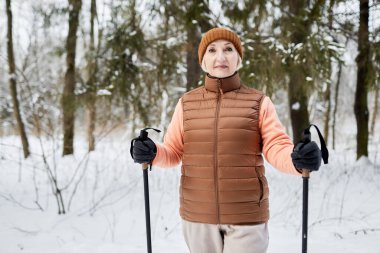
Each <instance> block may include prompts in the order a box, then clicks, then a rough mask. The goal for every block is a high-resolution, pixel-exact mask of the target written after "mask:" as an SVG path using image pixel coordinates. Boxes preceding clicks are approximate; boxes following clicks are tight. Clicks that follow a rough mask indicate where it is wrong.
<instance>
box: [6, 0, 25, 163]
mask: <svg viewBox="0 0 380 253" xmlns="http://www.w3.org/2000/svg"><path fill="white" fill-rule="evenodd" d="M6 8H7V17H8V34H7V50H8V65H9V90H10V93H11V97H12V103H13V112H14V116H15V118H16V122H17V128H18V131H19V134H20V137H21V143H22V149H23V152H24V158H27V157H28V156H29V155H30V152H29V142H28V137H27V135H26V132H25V126H24V122H23V120H22V117H21V112H20V103H19V101H18V98H17V83H16V64H15V58H14V53H13V31H12V29H13V28H12V9H11V0H6Z"/></svg>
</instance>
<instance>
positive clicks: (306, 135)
mask: <svg viewBox="0 0 380 253" xmlns="http://www.w3.org/2000/svg"><path fill="white" fill-rule="evenodd" d="M312 126H314V127H315V129H316V130H317V132H318V136H319V141H320V143H321V151H322V158H323V162H324V163H325V164H327V163H328V158H329V151H328V150H327V147H326V143H325V140H324V139H323V136H322V134H321V132H320V131H319V129H318V127H317V126H316V125H313V124H311V125H310V126H309V127H307V128H306V129H305V130H304V132H303V140H302V141H303V142H304V143H308V142H310V141H311V134H310V128H311V127H312ZM309 178H310V170H308V169H302V180H303V190H302V191H303V193H302V195H303V196H302V253H307V226H308V213H309Z"/></svg>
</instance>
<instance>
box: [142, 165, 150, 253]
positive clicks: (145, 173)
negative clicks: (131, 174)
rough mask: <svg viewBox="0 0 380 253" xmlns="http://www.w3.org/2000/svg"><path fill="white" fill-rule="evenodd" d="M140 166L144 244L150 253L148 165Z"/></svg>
mask: <svg viewBox="0 0 380 253" xmlns="http://www.w3.org/2000/svg"><path fill="white" fill-rule="evenodd" d="M141 166H142V169H143V177H144V199H145V225H146V243H147V249H148V253H152V239H151V232H150V206H149V181H148V167H149V164H147V163H143V164H142V165H141Z"/></svg>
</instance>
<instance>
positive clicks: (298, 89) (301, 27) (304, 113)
mask: <svg viewBox="0 0 380 253" xmlns="http://www.w3.org/2000/svg"><path fill="white" fill-rule="evenodd" d="M305 8H306V6H305V2H304V1H302V0H298V1H290V2H289V12H290V15H293V16H294V17H298V18H300V17H302V16H304V13H303V12H304V10H305ZM293 22H296V19H294V21H293ZM297 25H298V29H292V30H290V31H289V32H290V41H291V43H294V44H295V45H297V44H299V43H304V42H305V40H306V38H307V34H308V31H309V27H308V23H307V22H303V23H298V24H297ZM293 27H294V26H293ZM305 82H306V74H305V71H304V68H303V66H302V65H301V64H296V63H290V64H289V84H288V102H289V109H290V110H289V111H290V118H291V120H292V131H293V142H294V143H297V142H299V141H300V140H301V139H302V133H303V130H304V129H305V128H306V127H308V126H309V125H310V123H309V112H308V110H307V104H308V95H307V90H306V87H305V86H306V84H305Z"/></svg>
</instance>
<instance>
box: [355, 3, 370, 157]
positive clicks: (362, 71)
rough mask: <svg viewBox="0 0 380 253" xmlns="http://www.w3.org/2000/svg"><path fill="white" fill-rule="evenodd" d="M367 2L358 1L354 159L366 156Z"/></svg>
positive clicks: (368, 59)
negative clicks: (355, 144)
mask: <svg viewBox="0 0 380 253" xmlns="http://www.w3.org/2000/svg"><path fill="white" fill-rule="evenodd" d="M368 17H369V7H368V0H360V24H359V36H358V51H359V54H358V56H357V58H356V63H357V66H358V73H357V80H356V92H355V104H354V112H355V118H356V126H357V136H356V141H357V146H356V158H357V159H359V158H360V157H361V156H368V121H369V112H368V101H367V99H368V98H367V96H368V85H369V80H370V78H369V74H370V73H369V70H370V51H369V38H368V35H369V33H368Z"/></svg>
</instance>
